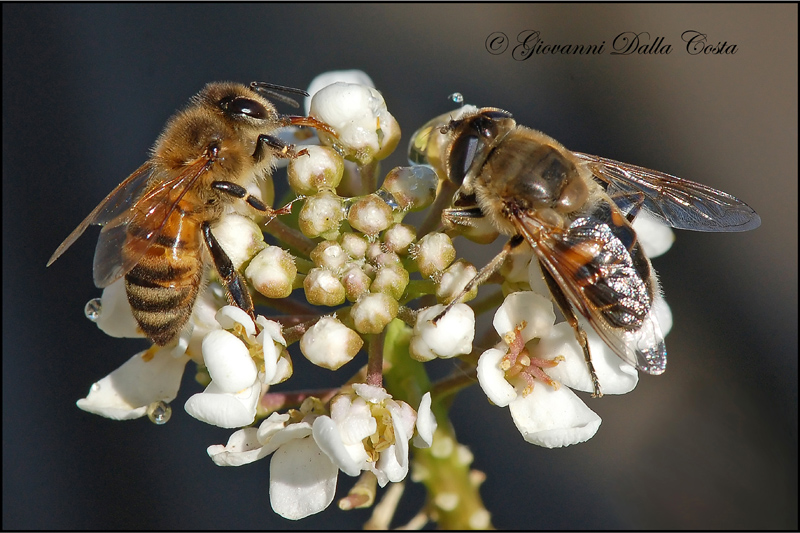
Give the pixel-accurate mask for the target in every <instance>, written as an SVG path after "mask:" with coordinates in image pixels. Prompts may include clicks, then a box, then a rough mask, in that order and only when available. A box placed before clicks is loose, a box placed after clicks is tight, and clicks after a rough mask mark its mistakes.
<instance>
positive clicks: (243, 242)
mask: <svg viewBox="0 0 800 533" xmlns="http://www.w3.org/2000/svg"><path fill="white" fill-rule="evenodd" d="M211 232H212V233H213V234H214V237H215V238H216V239H217V241H218V242H219V244H220V246H222V249H223V250H225V253H226V254H228V257H230V259H231V261H232V262H233V266H234V267H235V268H236V269H237V270H238V269H240V268H241V267H242V265H243V264H244V263H246V262H247V261H249V260H250V258H251V257H253V256H254V255H256V254H257V253H258V252H260V251H261V250H262V249H264V247H266V244H265V243H264V234H263V233H262V232H261V228H259V227H258V224H256V223H255V222H253V221H252V220H251V219H250V218H247V217H244V216H242V215H237V214H234V213H230V214H227V215H224V216H223V217H222V218H220V219H219V221H218V222H217V223H215V224H214V225H213V226H212V228H211Z"/></svg>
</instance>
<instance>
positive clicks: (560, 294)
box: [539, 262, 603, 398]
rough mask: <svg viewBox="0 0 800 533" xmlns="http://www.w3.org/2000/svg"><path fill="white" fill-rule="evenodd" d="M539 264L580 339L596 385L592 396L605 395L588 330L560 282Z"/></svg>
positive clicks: (549, 286) (562, 310) (576, 335)
mask: <svg viewBox="0 0 800 533" xmlns="http://www.w3.org/2000/svg"><path fill="white" fill-rule="evenodd" d="M539 266H540V267H541V269H542V275H543V276H544V280H545V282H546V283H547V287H548V288H549V289H550V293H551V294H552V295H553V300H555V302H556V305H558V309H559V310H560V311H561V314H563V315H564V318H565V319H566V321H567V322H568V323H569V325H570V326H572V330H573V331H574V332H575V338H576V339H577V340H578V344H580V345H581V349H582V350H583V357H584V358H585V359H586V366H587V367H588V368H589V375H590V376H591V378H592V386H593V387H594V393H592V398H601V397H602V396H603V392H602V391H601V390H600V381H599V380H598V379H597V373H596V372H595V370H594V364H592V355H591V354H590V353H589V341H588V339H587V338H586V332H585V331H583V328H581V326H580V324H578V317H577V316H575V313H574V311H573V310H572V306H570V304H569V301H568V300H567V297H566V296H565V295H564V292H563V291H562V290H561V287H559V286H558V283H556V280H555V279H553V276H552V275H551V274H550V272H549V271H548V270H547V267H545V266H544V265H543V264H541V262H540V263H539Z"/></svg>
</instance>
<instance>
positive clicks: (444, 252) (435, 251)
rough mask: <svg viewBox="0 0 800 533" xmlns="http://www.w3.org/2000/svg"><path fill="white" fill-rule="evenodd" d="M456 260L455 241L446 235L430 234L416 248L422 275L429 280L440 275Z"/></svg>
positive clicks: (415, 253)
mask: <svg viewBox="0 0 800 533" xmlns="http://www.w3.org/2000/svg"><path fill="white" fill-rule="evenodd" d="M455 258H456V249H455V247H454V246H453V241H451V240H450V237H448V236H447V235H445V234H444V233H429V234H428V235H425V236H424V237H423V238H422V239H420V240H419V242H418V243H417V245H416V246H415V247H414V259H416V262H417V267H418V268H419V272H420V274H422V275H423V276H425V277H426V278H429V277H431V276H434V275H437V274H439V273H440V272H441V271H442V270H444V269H445V268H447V266H448V265H449V264H450V263H452V262H453V260H454V259H455Z"/></svg>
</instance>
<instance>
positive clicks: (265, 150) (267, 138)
mask: <svg viewBox="0 0 800 533" xmlns="http://www.w3.org/2000/svg"><path fill="white" fill-rule="evenodd" d="M295 150H296V147H295V146H294V145H293V144H286V143H285V142H283V141H282V140H280V139H279V138H277V137H273V136H271V135H263V134H262V135H259V136H258V140H257V142H256V149H255V151H254V152H253V159H255V160H256V161H261V160H262V159H264V158H265V157H266V156H267V154H270V153H271V154H272V155H273V156H275V157H279V158H281V159H294V158H295V157H299V156H301V155H305V154H307V153H308V151H307V150H305V149H303V150H300V151H299V152H297V151H295Z"/></svg>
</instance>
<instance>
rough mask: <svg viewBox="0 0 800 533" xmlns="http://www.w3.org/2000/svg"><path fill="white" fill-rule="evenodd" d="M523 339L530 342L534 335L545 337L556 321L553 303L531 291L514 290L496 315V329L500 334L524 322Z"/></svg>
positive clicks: (494, 322)
mask: <svg viewBox="0 0 800 533" xmlns="http://www.w3.org/2000/svg"><path fill="white" fill-rule="evenodd" d="M523 321H524V322H525V323H526V325H525V327H524V328H523V329H522V332H521V334H522V340H523V341H524V342H528V341H529V340H531V339H533V338H534V337H544V336H545V335H547V333H548V332H549V331H550V328H551V327H552V325H553V323H554V322H555V321H556V314H555V312H554V311H553V303H552V302H551V301H550V300H549V299H547V298H545V297H544V296H541V295H539V294H536V293H535V292H531V291H523V292H512V293H511V294H509V295H508V296H506V299H505V300H504V301H503V305H501V306H500V308H499V309H498V310H497V312H496V313H495V315H494V321H493V322H492V323H493V324H494V329H495V330H496V331H497V333H499V334H500V336H503V335H505V334H506V333H508V332H510V331H513V330H514V328H515V327H517V326H518V325H519V324H521V323H522V322H523Z"/></svg>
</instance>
